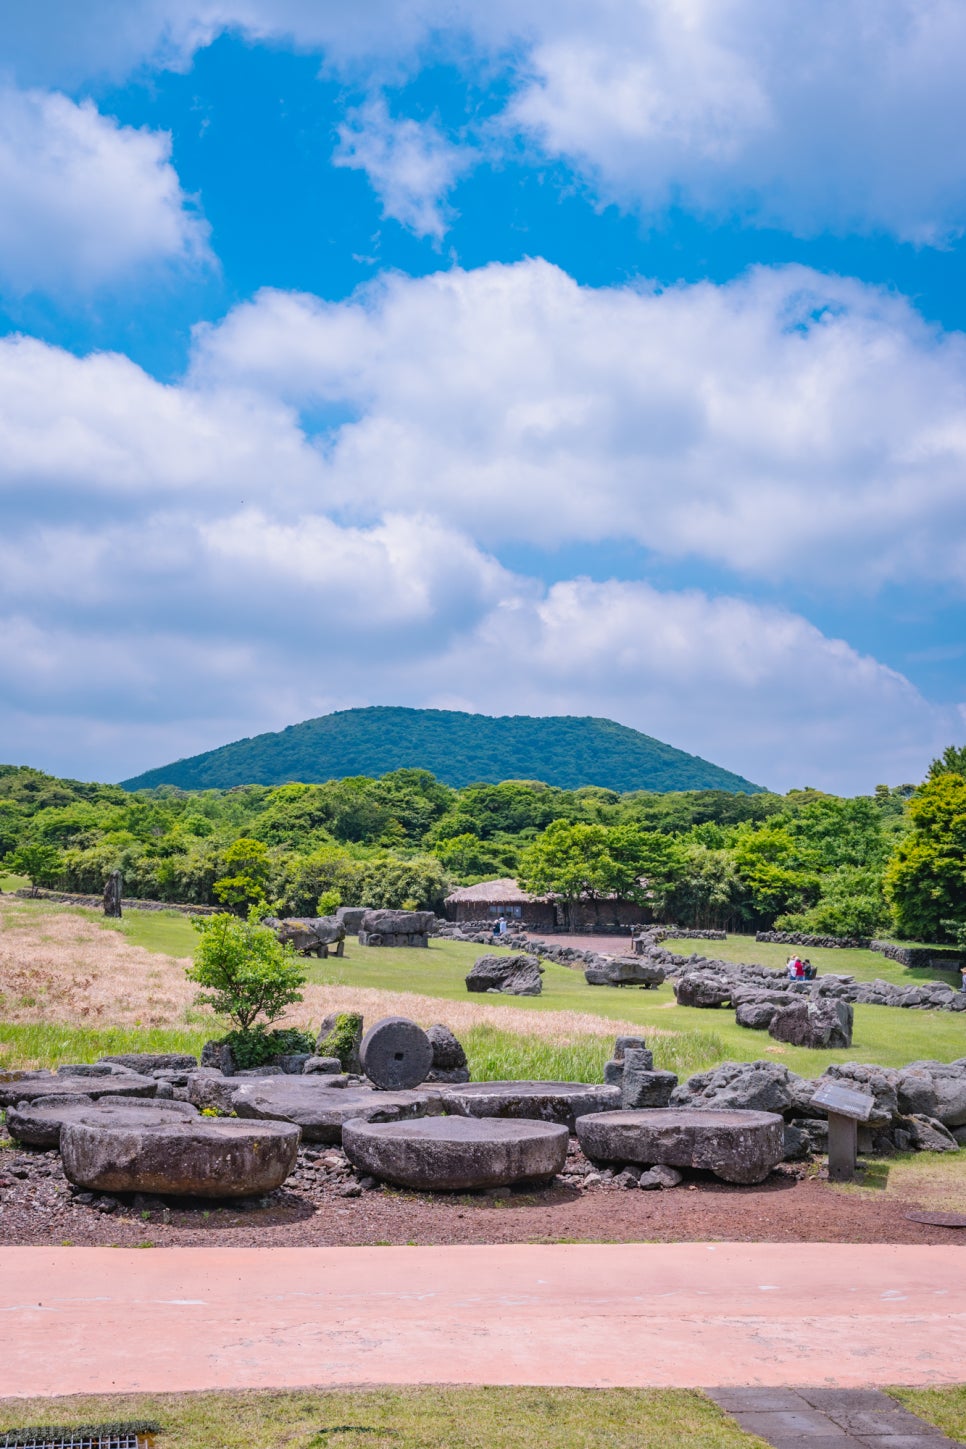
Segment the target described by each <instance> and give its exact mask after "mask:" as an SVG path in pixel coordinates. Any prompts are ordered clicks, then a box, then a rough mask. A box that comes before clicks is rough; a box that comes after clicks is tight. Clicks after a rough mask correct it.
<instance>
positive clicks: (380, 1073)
mask: <svg viewBox="0 0 966 1449" xmlns="http://www.w3.org/2000/svg"><path fill="white" fill-rule="evenodd" d="M359 1059H360V1061H361V1062H362V1070H363V1071H364V1072H365V1074H366V1076H367V1077H368V1078H369V1080H370V1082H372V1084H373V1086H374V1087H379V1088H380V1089H381V1090H382V1091H389V1092H398V1091H401V1092H405V1091H408V1090H409V1089H410V1088H412V1087H418V1086H419V1084H420V1082H425V1080H426V1078H427V1076H428V1075H429V1070H430V1068H431V1067H432V1065H433V1045H432V1042H431V1041H430V1039H429V1037H428V1036H427V1035H426V1033H425V1032H424V1031H423V1029H422V1027H421V1026H417V1025H416V1023H415V1022H414V1021H407V1019H406V1018H405V1017H404V1016H384V1017H383V1018H382V1020H381V1021H377V1022H375V1023H374V1024H373V1025H372V1026H370V1028H369V1030H368V1031H367V1032H366V1034H365V1036H364V1037H363V1038H362V1045H361V1046H360V1048H359Z"/></svg>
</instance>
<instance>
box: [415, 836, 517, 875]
mask: <svg viewBox="0 0 966 1449" xmlns="http://www.w3.org/2000/svg"><path fill="white" fill-rule="evenodd" d="M519 853H520V852H519V847H518V846H517V845H515V844H514V843H513V842H512V841H509V842H505V841H497V840H480V838H479V836H477V835H470V834H469V833H466V834H464V835H453V836H450V837H449V839H447V840H438V841H437V842H436V844H435V845H434V846H433V854H434V855H435V856H437V857H438V859H439V860H441V861H442V863H443V867H444V869H445V870H447V871H449V872H450V873H451V874H452V875H454V876H455V877H456V878H457V880H459V881H461V882H463V883H464V884H473V883H474V882H475V881H479V880H492V879H493V878H494V877H497V878H499V877H502V876H506V875H514V874H515V873H516V867H517V862H518V860H519Z"/></svg>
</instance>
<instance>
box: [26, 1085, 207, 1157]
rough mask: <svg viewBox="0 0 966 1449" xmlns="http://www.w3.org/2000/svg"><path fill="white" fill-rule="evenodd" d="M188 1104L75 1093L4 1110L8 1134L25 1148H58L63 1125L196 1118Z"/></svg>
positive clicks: (44, 1098) (194, 1110) (195, 1109)
mask: <svg viewBox="0 0 966 1449" xmlns="http://www.w3.org/2000/svg"><path fill="white" fill-rule="evenodd" d="M197 1116H198V1109H197V1107H192V1106H191V1104H190V1103H188V1102H168V1101H159V1100H158V1098H157V1097H144V1098H138V1097H133V1098H132V1097H111V1096H104V1097H99V1098H98V1099H97V1100H96V1101H93V1100H92V1099H91V1098H90V1097H79V1096H77V1094H76V1093H72V1094H68V1095H62V1096H52V1097H37V1098H35V1099H34V1101H32V1102H21V1103H20V1105H19V1106H17V1107H9V1108H8V1109H7V1131H8V1132H9V1133H10V1136H11V1137H13V1138H15V1139H16V1140H17V1141H18V1142H23V1143H24V1144H25V1145H27V1146H28V1147H57V1146H58V1145H59V1143H60V1129H61V1127H62V1126H63V1124H64V1123H65V1122H91V1123H94V1124H96V1123H97V1122H105V1121H110V1122H115V1123H118V1122H128V1123H131V1124H132V1125H135V1126H141V1125H144V1124H150V1123H152V1122H166V1121H167V1122H169V1121H172V1120H173V1119H175V1118H178V1117H187V1118H192V1119H194V1118H197Z"/></svg>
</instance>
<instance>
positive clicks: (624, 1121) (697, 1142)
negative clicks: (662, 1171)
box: [577, 1107, 784, 1184]
mask: <svg viewBox="0 0 966 1449" xmlns="http://www.w3.org/2000/svg"><path fill="white" fill-rule="evenodd" d="M577 1138H578V1140H579V1142H580V1145H581V1147H582V1148H583V1151H584V1152H585V1153H586V1155H587V1156H588V1157H589V1158H591V1159H592V1160H593V1161H596V1162H633V1163H638V1164H640V1165H641V1166H646V1167H653V1166H655V1165H656V1164H658V1163H663V1164H665V1165H666V1166H668V1167H700V1168H705V1169H707V1170H708V1171H709V1172H713V1173H714V1174H715V1176H716V1177H720V1178H722V1179H723V1181H725V1182H735V1183H742V1184H744V1183H752V1182H763V1181H764V1179H765V1178H766V1177H767V1176H768V1174H769V1173H770V1172H771V1170H772V1168H773V1167H777V1165H778V1163H779V1162H781V1160H782V1157H783V1156H784V1123H783V1121H782V1119H781V1117H779V1116H777V1114H776V1113H774V1112H738V1111H735V1112H715V1111H707V1112H702V1111H694V1110H689V1109H684V1110H680V1111H679V1110H677V1109H675V1108H671V1107H664V1108H657V1109H655V1110H652V1111H647V1110H643V1111H639V1112H603V1113H597V1114H595V1115H593V1116H586V1117H581V1118H580V1119H579V1121H578V1122H577Z"/></svg>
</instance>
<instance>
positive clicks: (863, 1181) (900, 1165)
mask: <svg viewBox="0 0 966 1449" xmlns="http://www.w3.org/2000/svg"><path fill="white" fill-rule="evenodd" d="M831 1190H832V1191H833V1192H837V1193H845V1194H846V1195H848V1196H852V1197H859V1198H865V1199H866V1200H868V1201H875V1200H876V1199H882V1198H894V1199H896V1200H897V1201H898V1202H914V1203H916V1204H917V1205H918V1206H919V1207H920V1208H923V1209H925V1210H926V1211H928V1212H957V1213H961V1212H962V1211H963V1205H964V1204H966V1153H964V1152H948V1153H947V1152H903V1153H900V1154H899V1155H898V1156H896V1157H890V1158H878V1159H870V1160H867V1161H866V1163H865V1166H864V1169H863V1171H862V1175H861V1177H860V1178H856V1180H855V1181H854V1182H841V1183H834V1184H832V1189H831Z"/></svg>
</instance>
